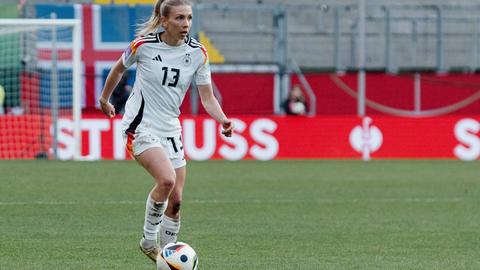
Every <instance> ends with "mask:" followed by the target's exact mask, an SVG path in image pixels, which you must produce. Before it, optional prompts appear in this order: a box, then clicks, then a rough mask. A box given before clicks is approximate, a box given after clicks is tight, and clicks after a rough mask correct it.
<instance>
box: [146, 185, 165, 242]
mask: <svg viewBox="0 0 480 270" xmlns="http://www.w3.org/2000/svg"><path fill="white" fill-rule="evenodd" d="M166 206H167V204H166V202H155V201H154V200H153V199H152V197H151V196H150V194H148V198H147V203H146V206H145V222H144V224H143V237H144V238H145V240H147V241H155V242H156V241H157V233H158V231H159V229H160V222H161V220H162V216H163V212H164V211H165V208H166Z"/></svg>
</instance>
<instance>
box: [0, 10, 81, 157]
mask: <svg viewBox="0 0 480 270" xmlns="http://www.w3.org/2000/svg"><path fill="white" fill-rule="evenodd" d="M81 43H82V37H81V22H80V20H77V19H0V159H33V158H52V159H74V160H80V159H81V109H82V91H81V74H82V71H81V70H82V66H81ZM2 93H3V94H2ZM60 136H67V137H68V139H67V140H65V139H63V140H60V141H63V142H65V141H68V142H69V143H68V145H66V144H65V143H61V142H60V141H59V138H60Z"/></svg>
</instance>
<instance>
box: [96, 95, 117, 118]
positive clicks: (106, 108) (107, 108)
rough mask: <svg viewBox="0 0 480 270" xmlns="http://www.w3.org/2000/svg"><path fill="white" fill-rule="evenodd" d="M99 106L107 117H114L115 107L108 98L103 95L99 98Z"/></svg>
mask: <svg viewBox="0 0 480 270" xmlns="http://www.w3.org/2000/svg"><path fill="white" fill-rule="evenodd" d="M99 102H100V108H101V109H102V112H103V113H104V114H105V115H106V116H108V117H109V118H113V117H115V107H114V106H113V105H112V103H110V102H109V101H108V100H106V99H104V98H103V97H102V98H100V100H99Z"/></svg>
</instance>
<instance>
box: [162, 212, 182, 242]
mask: <svg viewBox="0 0 480 270" xmlns="http://www.w3.org/2000/svg"><path fill="white" fill-rule="evenodd" d="M179 231H180V220H179V219H173V218H171V217H168V216H167V215H163V219H162V224H161V226H160V248H163V247H165V245H166V244H168V243H173V242H177V236H178V232H179Z"/></svg>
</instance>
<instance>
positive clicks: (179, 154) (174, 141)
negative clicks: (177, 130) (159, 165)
mask: <svg viewBox="0 0 480 270" xmlns="http://www.w3.org/2000/svg"><path fill="white" fill-rule="evenodd" d="M123 139H124V142H125V145H126V148H127V151H128V152H129V153H130V155H131V156H132V157H133V158H135V157H136V156H138V155H140V154H141V153H143V152H144V151H145V150H147V149H150V148H153V147H160V148H162V149H163V150H165V153H166V154H167V156H168V158H169V159H170V162H172V165H173V168H175V169H177V168H181V167H183V166H185V165H186V164H187V162H186V160H185V152H184V151H183V143H182V136H180V135H179V136H175V137H157V136H155V135H153V134H150V133H145V132H142V133H137V134H133V133H128V134H125V133H123Z"/></svg>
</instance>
